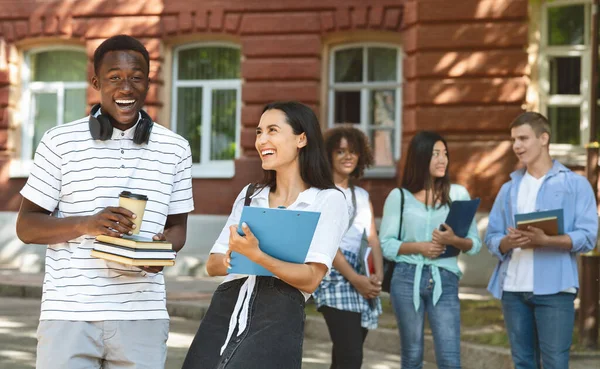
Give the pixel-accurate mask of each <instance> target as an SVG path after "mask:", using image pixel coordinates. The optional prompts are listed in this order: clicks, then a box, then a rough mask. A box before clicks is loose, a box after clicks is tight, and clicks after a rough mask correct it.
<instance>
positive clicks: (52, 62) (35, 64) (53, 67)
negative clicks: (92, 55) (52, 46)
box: [30, 50, 87, 82]
mask: <svg viewBox="0 0 600 369" xmlns="http://www.w3.org/2000/svg"><path fill="white" fill-rule="evenodd" d="M30 60H31V65H30V67H31V80H32V81H43V82H52V81H63V82H85V81H86V80H87V56H86V54H85V52H81V51H72V50H57V51H45V52H41V53H35V54H31V55H30Z"/></svg>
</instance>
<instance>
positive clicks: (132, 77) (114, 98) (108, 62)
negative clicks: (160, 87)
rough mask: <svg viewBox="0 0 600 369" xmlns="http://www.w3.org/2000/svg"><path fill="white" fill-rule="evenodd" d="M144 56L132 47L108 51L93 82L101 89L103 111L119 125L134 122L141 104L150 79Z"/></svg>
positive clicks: (121, 126) (129, 124)
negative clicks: (130, 48)
mask: <svg viewBox="0 0 600 369" xmlns="http://www.w3.org/2000/svg"><path fill="white" fill-rule="evenodd" d="M148 73H149V71H148V64H147V63H146V60H145V59H144V56H143V55H142V54H141V53H139V52H137V51H132V50H117V51H110V52H107V53H106V54H105V55H104V57H103V58H102V63H101V64H100V67H99V68H98V71H97V73H96V75H94V77H92V86H93V87H94V88H95V89H96V90H98V91H100V104H101V105H102V114H104V115H108V116H110V117H111V118H112V119H111V122H112V123H113V125H115V126H116V127H117V128H119V129H122V130H124V129H127V128H129V127H131V126H133V125H134V124H135V123H136V122H137V119H138V114H139V111H140V110H141V109H142V107H143V106H144V101H145V100H146V94H147V93H148V86H149V83H150V80H149V78H148Z"/></svg>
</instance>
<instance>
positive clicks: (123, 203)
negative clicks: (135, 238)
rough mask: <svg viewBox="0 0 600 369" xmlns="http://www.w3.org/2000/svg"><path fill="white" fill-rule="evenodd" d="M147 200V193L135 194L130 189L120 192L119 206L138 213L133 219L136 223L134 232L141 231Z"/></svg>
mask: <svg viewBox="0 0 600 369" xmlns="http://www.w3.org/2000/svg"><path fill="white" fill-rule="evenodd" d="M147 201H148V196H146V195H140V194H135V193H131V192H129V191H123V192H121V193H120V194H119V206H120V207H122V208H125V209H127V210H129V211H131V212H132V213H133V214H135V215H136V217H135V219H133V223H134V224H135V228H134V229H133V234H138V233H140V228H141V226H142V218H143V217H144V210H145V209H146V202H147Z"/></svg>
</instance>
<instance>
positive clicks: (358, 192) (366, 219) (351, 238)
mask: <svg viewBox="0 0 600 369" xmlns="http://www.w3.org/2000/svg"><path fill="white" fill-rule="evenodd" d="M338 188H339V189H340V190H341V191H342V192H344V195H346V203H347V204H348V211H349V213H350V217H352V214H353V213H354V204H353V203H352V190H351V189H350V188H342V187H338ZM354 195H355V196H356V216H355V217H354V221H353V222H352V225H351V226H350V227H349V228H348V231H347V232H346V234H344V237H343V238H342V242H341V243H340V249H342V250H346V251H350V252H353V253H358V251H359V249H360V244H361V241H362V236H363V232H365V231H366V232H367V237H368V236H369V233H370V231H371V222H372V219H373V214H371V203H370V202H369V193H368V192H367V191H365V190H364V189H363V188H361V187H356V186H355V187H354Z"/></svg>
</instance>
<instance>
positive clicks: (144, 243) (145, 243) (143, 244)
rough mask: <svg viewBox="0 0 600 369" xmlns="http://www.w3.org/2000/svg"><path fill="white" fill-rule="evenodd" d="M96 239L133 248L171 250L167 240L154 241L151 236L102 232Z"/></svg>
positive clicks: (171, 246)
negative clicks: (114, 235) (108, 234)
mask: <svg viewBox="0 0 600 369" xmlns="http://www.w3.org/2000/svg"><path fill="white" fill-rule="evenodd" d="M96 241H98V242H103V243H109V244H112V245H120V246H125V247H131V248H134V249H155V250H159V249H160V250H172V249H173V245H172V244H171V243H170V242H168V241H155V240H153V239H152V238H147V237H141V236H138V235H131V236H130V235H123V237H112V236H107V235H104V234H101V235H98V236H96Z"/></svg>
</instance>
